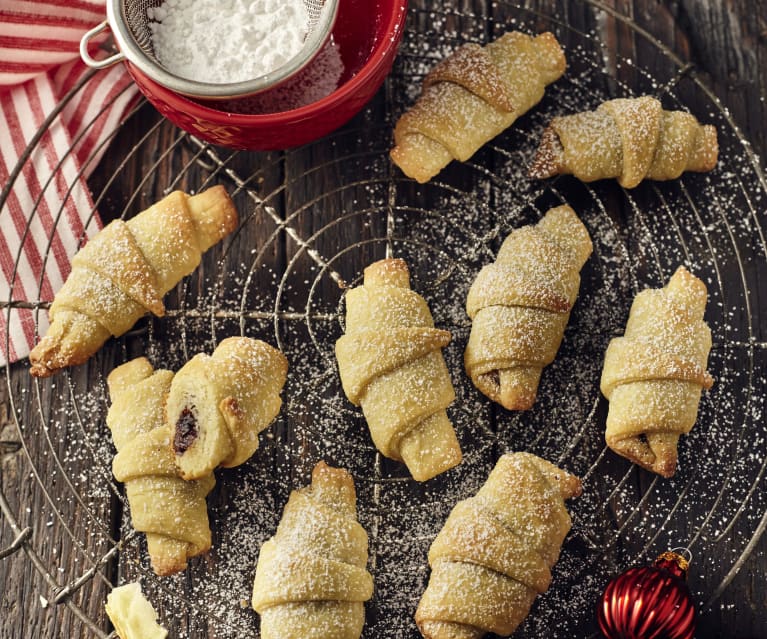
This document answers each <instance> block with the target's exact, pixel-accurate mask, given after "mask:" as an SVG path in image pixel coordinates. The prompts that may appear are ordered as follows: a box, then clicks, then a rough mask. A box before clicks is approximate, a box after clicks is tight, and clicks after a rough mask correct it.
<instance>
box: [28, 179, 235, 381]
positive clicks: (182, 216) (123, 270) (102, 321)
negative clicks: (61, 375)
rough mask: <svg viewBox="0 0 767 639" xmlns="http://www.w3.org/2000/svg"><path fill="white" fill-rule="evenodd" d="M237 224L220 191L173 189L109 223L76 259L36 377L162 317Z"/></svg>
mask: <svg viewBox="0 0 767 639" xmlns="http://www.w3.org/2000/svg"><path fill="white" fill-rule="evenodd" d="M236 226H237V212H236V211H235V208H234V205H233V204H232V201H231V200H230V199H229V196H228V195H227V193H226V191H225V190H224V188H223V187H221V186H216V187H213V188H211V189H208V190H207V191H203V192H202V193H200V194H198V195H194V196H189V195H186V194H185V193H182V192H180V191H174V192H173V193H171V194H170V195H168V196H167V197H166V198H164V199H163V200H161V201H160V202H158V203H157V204H154V205H153V206H151V207H149V208H148V209H147V210H146V211H143V212H141V213H139V214H138V215H137V216H136V217H134V218H132V219H130V220H128V221H127V222H125V221H123V220H114V221H113V222H111V223H110V224H108V225H107V226H106V227H104V228H103V229H102V230H101V231H100V232H99V233H98V234H97V235H96V236H95V237H93V239H91V240H90V241H89V242H88V244H86V245H85V247H84V248H83V249H81V250H80V251H79V252H78V253H77V254H76V255H75V256H74V258H73V259H72V272H71V273H70V274H69V277H68V278H67V280H66V282H64V286H62V287H61V290H59V292H58V293H57V294H56V297H55V299H54V300H53V304H51V308H50V310H49V311H48V318H49V319H50V322H51V324H50V327H49V328H48V332H47V333H46V335H45V337H43V339H42V340H41V341H40V342H39V343H38V344H37V346H35V348H34V349H32V352H31V353H30V354H29V360H30V362H31V363H32V368H31V371H30V372H31V373H32V375H35V376H37V377H47V376H49V375H52V374H53V373H55V372H56V371H57V370H59V369H60V368H64V367H66V366H73V365H75V364H82V363H83V362H85V361H86V360H87V359H88V358H89V357H90V356H91V355H93V354H94V353H95V352H96V351H97V350H98V349H99V348H101V346H102V345H103V344H104V342H106V341H107V339H109V337H110V336H112V335H114V336H118V335H122V334H123V333H125V332H126V331H128V330H129V329H130V328H131V327H132V326H133V325H134V324H135V323H136V321H137V320H138V319H139V318H140V317H141V316H142V315H144V314H145V313H147V312H152V313H154V314H155V315H158V316H162V315H163V314H164V313H165V308H164V306H163V303H162V298H163V296H164V295H165V294H166V293H167V292H168V291H169V290H170V289H172V288H173V287H174V286H175V285H176V284H178V282H179V281H180V280H181V278H183V277H184V276H186V275H189V273H191V272H192V271H193V270H194V269H195V268H196V267H197V265H198V264H199V263H200V258H201V256H202V254H203V253H204V252H205V251H207V250H208V249H209V248H210V247H211V246H213V245H214V244H215V243H216V242H218V241H219V240H221V239H222V238H223V237H225V236H226V235H228V234H229V233H230V232H231V231H233V230H234V229H235V227H236Z"/></svg>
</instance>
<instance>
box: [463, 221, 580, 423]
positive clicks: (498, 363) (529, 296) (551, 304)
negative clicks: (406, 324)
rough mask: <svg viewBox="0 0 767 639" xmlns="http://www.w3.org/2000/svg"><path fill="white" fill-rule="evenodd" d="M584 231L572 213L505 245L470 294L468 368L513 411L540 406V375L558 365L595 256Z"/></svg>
mask: <svg viewBox="0 0 767 639" xmlns="http://www.w3.org/2000/svg"><path fill="white" fill-rule="evenodd" d="M591 250H592V245H591V238H590V237H589V233H588V231H587V230H586V227H585V226H584V225H583V223H582V222H581V221H580V220H579V219H578V216H577V215H576V214H575V211H573V210H572V209H571V208H570V207H569V206H559V207H556V208H553V209H551V210H549V211H548V213H546V215H545V216H544V217H543V219H542V220H541V221H540V222H538V224H535V225H529V226H523V227H522V228H519V229H516V230H514V231H512V232H511V234H510V235H509V236H508V237H507V238H506V240H505V241H504V242H503V245H502V246H501V249H500V251H498V257H497V258H496V261H495V262H493V263H492V264H488V265H487V266H485V267H483V268H482V270H481V271H480V272H479V275H477V279H476V280H475V281H474V283H473V284H472V285H471V288H470V289H469V295H468V298H467V300H466V312H467V313H468V315H469V317H470V318H471V319H472V325H471V334H470V336H469V341H468V343H467V345H466V352H465V354H464V363H465V365H466V372H467V374H468V375H469V377H471V380H472V382H474V385H475V386H476V387H477V388H478V389H479V390H481V391H482V392H483V393H484V394H485V395H487V396H488V397H489V398H490V399H492V400H493V401H496V402H498V403H499V404H501V405H502V406H503V407H505V408H507V409H508V410H526V409H528V408H530V407H531V406H532V405H533V403H534V402H535V398H536V393H537V390H538V382H539V381H540V378H541V371H542V370H543V367H544V366H547V365H548V364H550V363H551V362H553V361H554V357H555V356H556V354H557V351H558V350H559V345H560V343H561V342H562V337H563V335H564V332H565V327H566V326H567V321H568V319H569V318H570V310H571V309H572V307H573V304H574V303H575V298H576V297H577V296H578V289H579V287H580V282H581V278H580V275H579V273H580V270H581V268H582V267H583V265H584V263H585V262H586V260H587V259H588V257H589V255H591Z"/></svg>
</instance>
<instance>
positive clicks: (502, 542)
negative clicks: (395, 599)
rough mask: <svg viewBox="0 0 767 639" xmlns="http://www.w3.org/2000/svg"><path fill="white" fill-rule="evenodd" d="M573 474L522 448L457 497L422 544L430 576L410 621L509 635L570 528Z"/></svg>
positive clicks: (435, 629) (438, 628)
mask: <svg viewBox="0 0 767 639" xmlns="http://www.w3.org/2000/svg"><path fill="white" fill-rule="evenodd" d="M580 494H581V482H580V480H579V479H578V478H577V477H575V476H573V475H570V474H569V473H566V472H565V471H563V470H561V469H559V468H557V467H556V466H554V465H553V464H551V463H549V462H547V461H545V460H543V459H541V458H540V457H536V456H535V455H531V454H529V453H513V454H509V455H504V456H503V457H501V458H500V459H499V460H498V463H497V464H496V466H495V468H494V469H493V471H492V472H491V473H490V476H489V477H488V478H487V481H486V482H485V484H484V485H483V486H482V488H480V489H479V492H478V493H477V494H476V495H475V496H474V497H471V498H469V499H466V500H464V501H461V502H458V504H456V506H455V508H453V510H452V512H451V513H450V516H449V517H448V519H447V522H446V523H445V526H444V527H443V528H442V530H441V531H440V533H439V534H438V535H437V538H436V539H435V540H434V543H432V545H431V548H430V549H429V564H430V565H431V578H430V579H429V585H428V587H427V588H426V591H425V592H424V593H423V597H422V598H421V601H420V603H419V604H418V610H417V611H416V613H415V620H416V623H417V624H418V628H419V629H420V630H421V634H423V636H424V637H426V638H427V639H479V638H480V637H482V636H483V635H485V634H486V633H489V632H494V633H496V634H497V635H501V636H508V635H510V634H511V633H512V632H514V630H515V629H516V628H517V626H518V625H519V624H520V623H522V621H523V619H524V618H525V617H526V616H527V614H528V612H529V611H530V606H532V604H533V601H534V599H535V597H536V596H537V595H538V594H540V593H544V592H546V590H547V589H548V587H549V584H550V582H551V572H550V569H551V567H552V566H553V565H554V564H555V563H556V561H557V559H558V558H559V551H560V547H561V545H562V541H563V540H564V538H565V536H566V535H567V533H568V531H569V530H570V516H569V514H568V513H567V510H566V508H565V503H564V500H565V499H569V498H571V497H577V496H578V495H580Z"/></svg>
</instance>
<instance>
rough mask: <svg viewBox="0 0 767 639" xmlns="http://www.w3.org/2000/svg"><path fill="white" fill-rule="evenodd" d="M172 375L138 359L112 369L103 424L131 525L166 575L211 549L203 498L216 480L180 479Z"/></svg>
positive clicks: (156, 567) (156, 568) (154, 563)
mask: <svg viewBox="0 0 767 639" xmlns="http://www.w3.org/2000/svg"><path fill="white" fill-rule="evenodd" d="M172 379H173V373H171V372H170V371H166V370H158V371H155V370H154V369H153V368H152V365H151V364H150V363H149V361H148V360H147V359H146V358H144V357H140V358H138V359H134V360H131V361H130V362H128V363H126V364H123V365H122V366H118V367H117V368H115V369H114V370H113V371H112V372H111V373H110V374H109V377H108V378H107V384H108V385H109V394H110V397H111V399H112V405H111V407H110V408H109V412H108V413H107V425H108V426H109V429H110V430H111V431H112V439H113V440H114V444H115V447H116V448H117V455H116V456H115V458H114V461H113V463H112V469H113V472H114V475H115V478H116V479H117V480H118V481H121V482H124V483H125V492H126V494H127V497H128V503H129V504H130V511H131V519H132V523H133V527H134V528H135V529H136V530H138V531H140V532H144V533H146V540H147V547H148V550H149V556H150V558H151V560H152V568H153V569H154V571H155V572H156V573H157V574H158V575H170V574H173V573H175V572H179V571H181V570H184V568H186V563H187V559H190V558H192V557H196V556H197V555H200V554H202V553H204V552H207V550H208V549H209V548H210V526H209V524H208V511H207V508H206V504H205V497H206V496H207V494H208V493H209V492H210V491H211V490H212V489H213V486H214V485H215V480H214V478H213V475H212V474H211V473H209V474H208V475H206V476H205V477H202V478H201V479H200V480H199V481H191V482H186V481H184V480H183V479H181V478H180V477H179V476H178V473H177V471H176V466H175V464H174V461H173V453H171V451H170V447H169V445H168V443H169V442H170V439H171V433H170V430H169V429H168V428H167V427H166V425H165V397H166V396H167V394H168V391H169V389H170V384H171V380H172Z"/></svg>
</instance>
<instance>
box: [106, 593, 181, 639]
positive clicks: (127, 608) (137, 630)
mask: <svg viewBox="0 0 767 639" xmlns="http://www.w3.org/2000/svg"><path fill="white" fill-rule="evenodd" d="M104 610H106V613H107V615H108V616H109V619H110V621H111V622H112V625H114V627H115V631H116V632H117V636H118V637H120V639H165V638H166V637H167V636H168V631H167V630H165V628H163V627H162V626H161V625H160V624H159V623H157V612H156V611H155V609H154V607H153V606H152V604H151V603H149V601H148V600H147V599H146V597H144V594H143V593H142V592H141V586H140V585H139V584H138V582H133V583H130V584H125V585H124V586H118V587H117V588H114V589H112V592H110V593H109V594H108V595H107V601H106V603H105V604H104Z"/></svg>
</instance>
